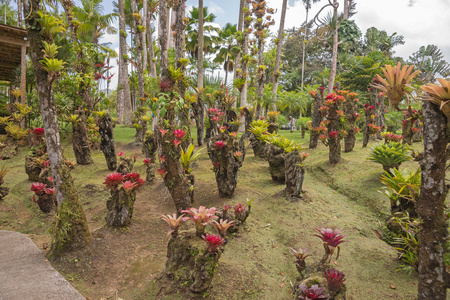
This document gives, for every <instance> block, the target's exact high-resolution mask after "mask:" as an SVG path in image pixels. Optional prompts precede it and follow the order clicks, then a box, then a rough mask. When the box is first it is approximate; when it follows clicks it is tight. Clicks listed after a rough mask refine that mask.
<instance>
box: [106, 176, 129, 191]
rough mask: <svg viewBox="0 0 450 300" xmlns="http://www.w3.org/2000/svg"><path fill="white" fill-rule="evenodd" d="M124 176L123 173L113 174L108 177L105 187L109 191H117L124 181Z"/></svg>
mask: <svg viewBox="0 0 450 300" xmlns="http://www.w3.org/2000/svg"><path fill="white" fill-rule="evenodd" d="M124 178H125V177H124V176H123V175H122V174H121V173H117V172H115V173H111V174H109V175H108V176H106V177H105V182H103V184H104V185H106V187H107V188H108V189H111V190H112V189H115V188H116V187H117V186H118V185H119V184H121V183H122V182H123V180H124Z"/></svg>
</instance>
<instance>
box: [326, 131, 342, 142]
mask: <svg viewBox="0 0 450 300" xmlns="http://www.w3.org/2000/svg"><path fill="white" fill-rule="evenodd" d="M338 136H339V131H332V132H330V133H329V134H328V137H329V138H330V139H334V140H335V139H337V138H338Z"/></svg>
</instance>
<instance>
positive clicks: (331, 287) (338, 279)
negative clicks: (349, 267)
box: [323, 268, 345, 296]
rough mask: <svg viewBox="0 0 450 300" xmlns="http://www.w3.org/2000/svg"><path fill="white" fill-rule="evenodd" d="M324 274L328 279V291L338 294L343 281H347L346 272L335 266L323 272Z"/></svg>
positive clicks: (332, 294)
mask: <svg viewBox="0 0 450 300" xmlns="http://www.w3.org/2000/svg"><path fill="white" fill-rule="evenodd" d="M323 276H325V278H326V279H327V283H328V291H329V292H330V294H331V296H334V295H336V293H337V292H339V289H340V288H341V285H342V283H343V282H344V281H345V279H344V277H345V274H344V273H342V272H339V271H338V270H336V269H335V268H330V269H327V270H326V271H325V272H324V273H323Z"/></svg>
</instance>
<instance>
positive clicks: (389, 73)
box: [372, 62, 420, 109]
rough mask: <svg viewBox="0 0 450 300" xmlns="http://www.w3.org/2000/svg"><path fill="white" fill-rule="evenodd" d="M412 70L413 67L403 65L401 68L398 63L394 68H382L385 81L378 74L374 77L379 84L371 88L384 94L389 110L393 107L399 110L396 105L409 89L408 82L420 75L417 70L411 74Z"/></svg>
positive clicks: (388, 66) (389, 66)
mask: <svg viewBox="0 0 450 300" xmlns="http://www.w3.org/2000/svg"><path fill="white" fill-rule="evenodd" d="M413 69H414V65H411V66H408V65H404V66H403V68H402V64H401V63H400V62H398V64H397V65H396V66H395V67H392V66H391V65H386V66H385V67H384V68H382V70H383V73H384V76H386V79H384V78H382V77H381V76H380V75H378V74H376V75H375V76H376V78H377V79H378V81H379V82H380V83H374V84H372V86H373V87H374V88H376V89H378V90H380V91H382V92H384V93H385V94H386V96H387V97H388V99H389V107H390V108H392V106H394V107H395V108H396V109H399V108H398V104H399V103H400V101H402V98H403V96H404V95H405V94H406V93H407V90H406V87H409V82H411V80H412V79H413V78H414V77H416V76H417V74H419V73H420V71H418V70H417V71H415V72H413V73H411V72H412V70H413Z"/></svg>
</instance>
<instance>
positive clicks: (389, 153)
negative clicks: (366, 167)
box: [367, 142, 411, 174]
mask: <svg viewBox="0 0 450 300" xmlns="http://www.w3.org/2000/svg"><path fill="white" fill-rule="evenodd" d="M410 150H411V149H410V148H409V146H408V145H407V144H401V143H400V142H389V143H387V144H378V145H375V146H374V147H372V149H370V152H369V157H368V158H367V160H369V161H372V162H376V163H379V164H381V165H382V166H383V170H384V171H385V172H387V173H389V174H391V169H398V168H399V167H400V165H401V164H402V163H403V162H405V161H409V160H411V154H410Z"/></svg>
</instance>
